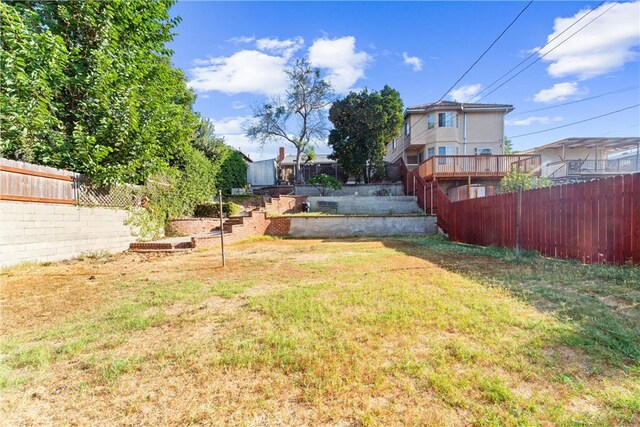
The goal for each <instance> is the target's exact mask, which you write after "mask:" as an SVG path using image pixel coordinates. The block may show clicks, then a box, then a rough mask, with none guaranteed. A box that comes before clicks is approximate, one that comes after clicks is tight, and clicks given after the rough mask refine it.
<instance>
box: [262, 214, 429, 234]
mask: <svg viewBox="0 0 640 427" xmlns="http://www.w3.org/2000/svg"><path fill="white" fill-rule="evenodd" d="M283 218H286V217H283ZM287 219H289V220H290V222H289V229H288V232H287V235H288V236H291V237H355V236H375V237H383V236H424V235H426V234H435V233H436V220H435V217H430V216H416V215H407V216H318V217H304V216H302V217H288V218H287ZM281 222H282V220H281ZM273 228H274V229H277V230H278V231H284V227H283V226H282V225H280V226H273Z"/></svg>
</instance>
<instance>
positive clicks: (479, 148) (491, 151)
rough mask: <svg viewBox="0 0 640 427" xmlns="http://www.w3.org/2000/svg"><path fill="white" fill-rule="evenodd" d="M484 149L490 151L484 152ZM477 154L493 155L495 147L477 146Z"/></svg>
mask: <svg viewBox="0 0 640 427" xmlns="http://www.w3.org/2000/svg"><path fill="white" fill-rule="evenodd" d="M483 151H488V152H489V153H482V152H483ZM475 155H476V156H493V148H491V147H476V148H475Z"/></svg>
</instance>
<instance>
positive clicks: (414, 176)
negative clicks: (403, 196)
mask: <svg viewBox="0 0 640 427" xmlns="http://www.w3.org/2000/svg"><path fill="white" fill-rule="evenodd" d="M415 195H416V174H413V196H414V197H415Z"/></svg>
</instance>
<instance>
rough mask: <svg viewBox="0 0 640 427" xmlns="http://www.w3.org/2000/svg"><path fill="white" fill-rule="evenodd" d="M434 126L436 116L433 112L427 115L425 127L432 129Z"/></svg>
mask: <svg viewBox="0 0 640 427" xmlns="http://www.w3.org/2000/svg"><path fill="white" fill-rule="evenodd" d="M435 127H436V116H435V114H433V113H432V114H428V115H427V129H434V128H435Z"/></svg>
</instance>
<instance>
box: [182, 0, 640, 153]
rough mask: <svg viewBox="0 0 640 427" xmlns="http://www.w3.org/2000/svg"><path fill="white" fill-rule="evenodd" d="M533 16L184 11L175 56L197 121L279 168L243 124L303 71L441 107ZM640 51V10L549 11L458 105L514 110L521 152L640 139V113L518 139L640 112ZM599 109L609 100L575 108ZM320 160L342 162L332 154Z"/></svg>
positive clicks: (512, 123) (485, 7) (449, 5)
mask: <svg viewBox="0 0 640 427" xmlns="http://www.w3.org/2000/svg"><path fill="white" fill-rule="evenodd" d="M526 4H527V3H526V2H203V1H183V2H182V1H181V2H179V3H177V4H176V5H175V6H174V7H173V9H172V11H171V12H172V14H173V15H174V16H176V15H177V16H180V17H181V18H182V22H181V23H180V25H179V26H178V28H177V31H176V32H177V36H176V38H175V40H174V42H173V43H172V45H171V48H172V49H173V50H174V51H175V54H174V57H173V61H174V64H175V65H176V66H177V67H180V68H181V69H182V70H184V72H185V73H186V75H187V77H188V79H189V80H190V85H191V87H193V88H194V90H195V91H196V94H197V95H198V99H197V101H196V104H195V109H196V110H197V111H198V112H200V114H201V115H202V116H203V117H208V118H210V119H212V120H213V121H214V123H215V124H216V129H217V131H218V132H219V134H220V135H224V136H225V138H226V140H227V143H229V144H230V145H232V146H234V147H236V148H240V149H241V150H242V151H243V152H245V153H247V154H248V155H250V156H251V158H252V159H254V160H260V159H266V158H273V157H275V153H276V152H277V149H278V145H271V146H266V147H264V149H261V147H260V146H259V145H257V144H256V143H252V142H251V141H249V140H248V139H247V138H245V137H244V135H243V132H242V124H243V123H244V122H246V120H247V119H249V118H250V117H251V106H252V105H255V104H257V103H259V102H261V101H264V99H265V97H267V96H272V95H277V94H278V93H281V92H282V91H283V90H284V88H285V87H286V79H285V78H284V77H283V73H282V70H283V68H285V67H287V66H288V65H289V64H290V63H291V61H292V60H293V59H294V58H296V57H302V56H305V57H307V58H309V59H310V60H311V62H312V63H313V64H314V65H316V66H318V67H319V68H320V69H321V72H322V74H323V76H325V77H326V78H327V79H328V80H330V81H331V82H332V83H333V85H334V87H335V88H336V90H337V91H338V92H339V93H342V94H346V93H348V91H349V90H358V89H361V88H364V87H367V88H369V89H371V90H380V89H381V88H382V87H383V86H384V85H385V84H388V85H389V86H391V87H392V88H394V89H396V90H398V91H399V92H400V94H401V96H402V99H403V101H404V104H405V106H411V105H416V104H423V103H428V102H434V101H437V100H438V99H439V98H440V97H441V96H442V95H444V94H445V92H446V91H447V90H448V89H449V87H451V85H453V84H454V82H455V81H456V80H457V79H458V78H459V77H460V76H461V75H462V74H463V73H464V71H465V70H466V69H467V68H468V67H469V66H470V65H471V64H472V63H473V62H474V61H475V60H476V59H477V58H478V56H480V54H481V53H482V52H483V51H484V50H485V49H486V48H487V47H488V46H489V45H490V44H491V42H493V41H494V39H495V38H496V37H497V36H498V35H499V34H500V32H502V30H503V29H504V28H505V27H506V26H507V25H508V24H509V23H510V22H511V21H512V19H513V18H514V17H515V16H516V15H517V14H518V13H519V12H520V11H521V10H522V9H523V8H524V7H525V5H526ZM586 14H588V15H586ZM584 15H586V16H584ZM583 16H584V17H583ZM596 17H597V19H595V20H594V18H596ZM581 18H582V19H581ZM580 19H581V20H580ZM578 20H579V22H577V23H576V21H578ZM592 20H593V22H591V21H592ZM572 24H574V25H573V26H572V27H570V26H571V25H572ZM585 24H588V25H586V26H585V27H584V29H582V30H580V31H578V32H577V33H576V31H577V30H579V29H580V28H581V27H583V26H584V25H585ZM567 28H569V29H567ZM564 30H566V32H565V33H563V34H561V35H559V34H560V33H561V32H562V31H564ZM574 33H575V35H573V34H574ZM558 35H559V36H558ZM556 36H558V37H557V39H556V40H554V41H553V42H552V43H550V44H549V46H547V47H546V48H544V49H542V50H540V52H538V53H536V54H535V55H534V56H533V57H532V58H531V59H529V60H528V61H527V62H526V63H525V64H523V66H521V68H522V67H524V66H526V65H528V64H529V63H531V62H533V61H534V60H535V59H538V58H539V57H540V56H541V55H543V54H545V53H546V56H544V57H543V58H542V59H541V60H539V61H538V62H537V63H535V64H534V65H532V66H531V67H529V68H528V69H527V70H526V71H524V72H522V73H521V74H520V75H518V76H517V77H515V78H514V79H513V80H511V81H510V82H508V83H506V84H505V85H504V86H503V87H501V88H500V89H498V90H496V91H495V92H493V93H491V94H489V95H487V93H488V92H489V91H490V90H491V89H493V88H495V86H497V85H499V84H500V83H501V82H502V81H503V80H502V81H499V82H498V83H497V84H496V85H495V86H493V87H491V88H490V89H489V90H485V91H484V92H481V91H482V90H483V89H485V88H487V86H489V85H490V84H491V83H493V82H494V81H495V80H496V79H498V78H499V77H500V76H502V75H503V74H504V73H506V72H507V71H508V70H509V69H511V68H512V67H514V66H516V65H517V64H518V63H519V62H521V61H522V60H523V59H525V58H526V57H527V56H529V55H530V54H531V53H532V52H533V51H534V49H536V48H540V47H542V46H543V45H545V43H547V42H548V41H549V40H550V39H552V38H553V37H556ZM564 40H566V41H564ZM563 41H564V43H562V44H561V45H559V46H558V47H556V48H555V49H554V47H555V46H557V45H558V44H559V43H560V42H563ZM639 48H640V2H638V1H636V2H620V3H604V4H602V5H600V2H585V1H571V2H548V1H536V2H534V3H533V4H532V5H531V6H530V7H529V8H528V9H527V10H526V11H525V12H524V13H523V14H522V15H521V16H520V18H519V19H518V20H517V21H516V22H515V24H514V25H513V26H512V27H511V28H510V29H509V30H508V31H507V32H506V33H505V35H504V36H503V37H502V38H501V39H500V40H499V41H498V42H497V43H496V44H495V46H493V48H492V49H491V50H490V51H489V52H488V53H487V54H486V55H485V56H484V57H483V58H482V60H481V61H480V62H478V64H477V65H476V66H475V67H474V68H473V69H472V70H471V71H470V72H469V74H467V75H466V76H465V78H464V79H463V80H461V81H460V83H458V84H457V85H456V86H455V88H454V90H452V91H451V92H450V93H449V94H448V95H447V96H446V97H445V99H456V100H458V101H467V102H468V101H477V100H479V101H480V102H490V103H508V104H513V105H514V106H515V107H516V109H515V110H514V111H513V112H512V113H510V114H509V115H507V116H506V120H507V121H506V123H507V126H506V133H507V135H508V136H512V137H514V138H513V143H514V146H515V149H521V150H522V149H527V148H531V147H533V146H539V145H543V144H546V143H549V142H553V141H556V140H559V139H562V138H567V137H577V136H611V137H613V136H638V135H639V133H640V127H639V122H640V113H639V109H638V107H634V108H631V109H627V110H625V111H622V112H619V113H616V114H613V115H609V116H607V117H603V118H600V119H597V120H592V121H589V122H585V123H582V124H577V125H575V126H570V127H566V128H562V129H558V130H554V131H549V132H544V133H539V134H535V135H530V136H522V137H516V136H518V135H523V134H528V133H531V132H537V131H541V130H545V129H549V128H552V127H557V126H563V125H566V124H569V123H573V122H577V121H581V120H584V119H588V118H591V117H595V116H599V115H603V114H607V113H610V112H612V111H615V110H620V109H623V108H627V107H631V106H634V105H636V104H638V103H639V102H640V100H639V98H640V95H639V90H638V86H639V85H640V62H639V61H638V56H639ZM549 51H550V52H549ZM519 69H520V68H519ZM519 69H517V70H515V71H514V73H515V72H517V71H518V70H519ZM511 75H513V73H512V74H510V75H509V76H507V77H506V78H509V77H510V76H511ZM610 92H617V93H610ZM478 94H479V95H478ZM602 94H607V95H604V96H599V95H602ZM482 96H486V97H483V98H481V99H479V97H482ZM474 97H475V98H474ZM590 97H597V98H595V99H592V100H585V101H582V102H576V103H572V104H569V105H561V104H566V103H569V102H572V101H577V100H582V99H585V98H590ZM549 107H554V108H549ZM541 109H542V110H541ZM532 110H537V111H532ZM284 146H285V147H287V145H286V144H285V145H284ZM316 151H317V152H318V153H328V152H330V149H329V148H328V147H326V145H323V144H320V145H319V147H318V149H317V150H316ZM287 152H288V153H290V152H292V149H291V148H290V147H287Z"/></svg>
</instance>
